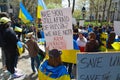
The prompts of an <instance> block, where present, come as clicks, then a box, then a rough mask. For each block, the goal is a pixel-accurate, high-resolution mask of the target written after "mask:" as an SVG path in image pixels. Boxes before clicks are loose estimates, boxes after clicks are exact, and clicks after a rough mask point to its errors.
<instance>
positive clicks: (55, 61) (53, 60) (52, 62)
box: [48, 56, 62, 67]
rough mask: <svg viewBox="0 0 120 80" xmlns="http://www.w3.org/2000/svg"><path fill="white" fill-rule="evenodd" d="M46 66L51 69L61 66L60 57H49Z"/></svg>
mask: <svg viewBox="0 0 120 80" xmlns="http://www.w3.org/2000/svg"><path fill="white" fill-rule="evenodd" d="M48 64H49V65H50V66H53V67H56V66H59V65H61V64H62V61H61V56H58V57H50V56H49V59H48Z"/></svg>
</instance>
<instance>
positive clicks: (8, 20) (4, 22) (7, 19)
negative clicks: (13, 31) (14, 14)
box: [0, 17, 11, 24]
mask: <svg viewBox="0 0 120 80" xmlns="http://www.w3.org/2000/svg"><path fill="white" fill-rule="evenodd" d="M10 21H11V20H10V19H9V18H7V17H2V18H1V19H0V23H3V24H6V23H8V22H10Z"/></svg>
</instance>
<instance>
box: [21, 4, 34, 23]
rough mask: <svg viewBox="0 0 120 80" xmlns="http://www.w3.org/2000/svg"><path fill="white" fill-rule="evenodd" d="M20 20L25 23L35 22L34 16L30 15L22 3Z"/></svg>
mask: <svg viewBox="0 0 120 80" xmlns="http://www.w3.org/2000/svg"><path fill="white" fill-rule="evenodd" d="M19 18H20V19H21V20H22V21H23V22H24V23H28V22H31V21H33V18H32V16H31V15H30V14H29V12H28V11H27V10H26V9H25V7H24V5H23V4H22V2H20V11H19Z"/></svg>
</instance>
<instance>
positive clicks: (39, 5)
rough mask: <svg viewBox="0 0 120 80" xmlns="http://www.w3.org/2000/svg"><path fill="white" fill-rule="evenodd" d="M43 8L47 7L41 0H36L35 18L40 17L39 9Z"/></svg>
mask: <svg viewBox="0 0 120 80" xmlns="http://www.w3.org/2000/svg"><path fill="white" fill-rule="evenodd" d="M43 9H47V7H46V5H45V3H44V1H43V0H38V7H37V18H41V14H40V11H41V10H43Z"/></svg>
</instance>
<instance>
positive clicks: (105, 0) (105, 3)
mask: <svg viewBox="0 0 120 80" xmlns="http://www.w3.org/2000/svg"><path fill="white" fill-rule="evenodd" d="M106 5H107V0H104V6H103V15H102V21H104V17H105V10H106Z"/></svg>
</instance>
